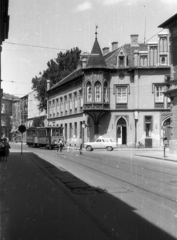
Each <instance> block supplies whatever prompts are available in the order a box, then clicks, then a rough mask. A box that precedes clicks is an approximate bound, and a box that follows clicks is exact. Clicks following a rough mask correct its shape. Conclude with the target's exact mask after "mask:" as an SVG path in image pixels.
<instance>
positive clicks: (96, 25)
mask: <svg viewBox="0 0 177 240" xmlns="http://www.w3.org/2000/svg"><path fill="white" fill-rule="evenodd" d="M97 28H98V26H97V24H96V26H95V39H97V34H98V32H97Z"/></svg>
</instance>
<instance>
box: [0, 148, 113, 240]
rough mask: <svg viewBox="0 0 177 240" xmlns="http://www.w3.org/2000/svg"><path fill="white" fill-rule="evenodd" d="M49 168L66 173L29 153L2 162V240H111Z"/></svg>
mask: <svg viewBox="0 0 177 240" xmlns="http://www.w3.org/2000/svg"><path fill="white" fill-rule="evenodd" d="M48 168H50V170H51V169H52V170H53V171H56V173H57V174H58V175H59V176H61V175H62V174H63V173H62V171H60V170H59V169H57V168H55V167H54V166H53V165H51V164H50V163H47V162H46V161H44V160H43V159H41V158H39V157H37V156H36V155H35V154H33V153H29V152H24V153H23V154H22V155H21V154H20V152H17V150H16V152H13V149H11V153H10V156H9V158H8V161H7V162H2V161H1V162H0V240H32V239H36V240H50V239H51V240H58V239H61V240H80V239H86V240H92V239H94V240H98V239H99V240H108V239H109V237H108V236H107V232H106V230H105V229H104V228H100V227H99V225H98V224H97V223H95V221H93V219H92V218H90V216H89V215H88V214H86V213H85V212H84V211H83V209H82V206H81V205H80V203H79V202H78V201H75V200H74V198H73V197H72V196H71V194H68V192H67V191H66V187H64V186H62V185H61V184H58V185H57V184H56V181H55V176H52V177H51V176H50V175H49V173H48V172H47V171H46V170H45V169H48Z"/></svg>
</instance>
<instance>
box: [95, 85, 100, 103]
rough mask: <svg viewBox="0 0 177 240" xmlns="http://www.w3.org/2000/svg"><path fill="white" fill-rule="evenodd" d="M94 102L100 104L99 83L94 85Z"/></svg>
mask: <svg viewBox="0 0 177 240" xmlns="http://www.w3.org/2000/svg"><path fill="white" fill-rule="evenodd" d="M95 102H101V83H100V82H96V83H95Z"/></svg>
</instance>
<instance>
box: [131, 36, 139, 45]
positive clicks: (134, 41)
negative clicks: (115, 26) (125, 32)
mask: <svg viewBox="0 0 177 240" xmlns="http://www.w3.org/2000/svg"><path fill="white" fill-rule="evenodd" d="M130 38H131V46H132V47H137V46H139V44H138V34H131V35H130Z"/></svg>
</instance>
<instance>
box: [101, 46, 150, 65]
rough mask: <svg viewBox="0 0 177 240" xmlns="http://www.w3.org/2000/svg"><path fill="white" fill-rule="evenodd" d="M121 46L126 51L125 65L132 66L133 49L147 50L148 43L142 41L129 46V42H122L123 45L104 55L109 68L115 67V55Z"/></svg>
mask: <svg viewBox="0 0 177 240" xmlns="http://www.w3.org/2000/svg"><path fill="white" fill-rule="evenodd" d="M121 48H123V49H124V52H125V53H126V56H127V57H128V66H127V67H133V66H134V51H135V50H138V51H147V50H148V45H147V44H144V43H140V44H139V46H131V44H124V45H123V46H121V47H119V48H117V49H115V50H114V51H112V52H109V53H108V54H106V55H105V56H104V58H105V61H106V64H107V66H108V67H109V68H117V60H116V58H117V56H118V55H119V52H120V50H121Z"/></svg>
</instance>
